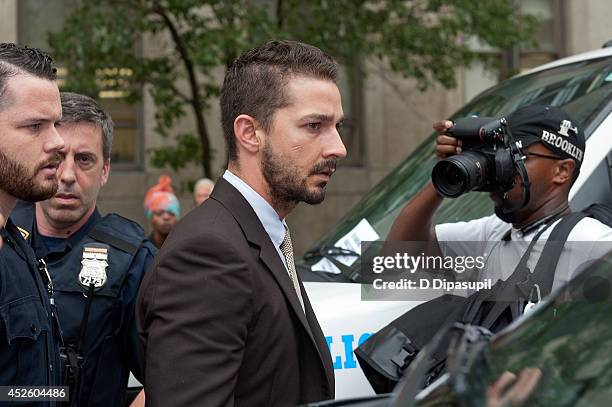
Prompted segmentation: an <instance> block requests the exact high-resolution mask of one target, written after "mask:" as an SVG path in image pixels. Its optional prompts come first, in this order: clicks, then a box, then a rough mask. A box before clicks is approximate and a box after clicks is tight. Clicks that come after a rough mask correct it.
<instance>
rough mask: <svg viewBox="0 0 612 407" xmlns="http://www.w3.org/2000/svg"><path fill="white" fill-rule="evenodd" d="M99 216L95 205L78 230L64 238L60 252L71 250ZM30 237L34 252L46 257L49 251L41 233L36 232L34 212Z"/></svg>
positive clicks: (96, 221)
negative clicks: (62, 248) (63, 244)
mask: <svg viewBox="0 0 612 407" xmlns="http://www.w3.org/2000/svg"><path fill="white" fill-rule="evenodd" d="M101 218H102V215H100V211H98V208H97V207H96V209H95V210H94V211H93V213H92V214H91V215H90V216H89V219H87V222H85V224H84V225H83V226H81V228H80V229H79V230H77V231H76V232H75V233H73V234H72V235H70V237H68V238H66V239H64V241H65V246H64V250H63V251H62V252H66V251H68V250H72V248H73V247H74V246H75V245H77V244H78V243H79V242H80V241H81V240H82V239H83V238H84V237H85V236H86V235H87V234H88V233H89V231H90V230H91V229H92V228H93V227H94V225H95V224H96V223H98V221H99V220H100V219H101ZM31 239H32V247H33V248H34V251H35V252H36V254H37V255H38V257H42V258H44V257H46V256H47V254H49V253H48V252H47V247H46V246H45V244H44V242H43V241H42V239H41V235H40V233H39V232H38V227H37V226H36V213H34V222H33V224H32V237H31ZM41 253H44V254H43V255H41Z"/></svg>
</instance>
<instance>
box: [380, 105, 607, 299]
mask: <svg viewBox="0 0 612 407" xmlns="http://www.w3.org/2000/svg"><path fill="white" fill-rule="evenodd" d="M575 123H576V122H575V121H573V120H572V119H571V118H570V117H569V115H568V114H567V113H565V112H564V111H563V110H561V109H559V108H557V107H553V106H539V105H532V106H527V107H523V108H521V109H519V110H517V111H515V112H514V113H512V114H511V115H509V116H508V117H507V128H508V130H509V132H510V133H511V135H512V140H513V141H514V144H515V145H516V149H514V146H511V147H512V149H511V150H513V151H514V152H517V153H519V154H517V155H516V156H515V158H518V159H517V160H516V161H515V162H513V163H512V166H511V167H510V168H511V170H510V171H507V172H506V174H508V173H509V174H510V175H509V176H510V177H511V178H510V181H511V182H509V183H506V185H505V186H503V185H502V186H500V185H499V183H502V181H501V180H496V178H495V177H497V178H499V177H501V175H500V174H499V173H498V174H495V175H493V176H492V179H490V180H489V181H490V184H496V182H497V183H498V185H489V186H488V188H487V187H486V185H487V184H486V183H483V184H482V185H480V186H481V188H478V189H479V190H488V191H491V192H489V196H490V198H491V200H492V201H493V204H494V205H495V215H491V216H486V217H483V218H480V219H476V220H472V221H469V222H457V223H446V224H440V225H435V226H432V218H433V216H434V214H435V212H436V210H437V209H438V207H439V206H440V204H441V203H442V201H443V199H444V197H443V195H441V193H440V192H439V191H440V190H442V191H443V192H445V195H449V194H450V192H457V191H451V190H452V188H445V187H446V186H447V185H445V184H444V182H443V181H441V180H438V181H437V184H438V187H437V188H436V187H435V186H434V184H433V183H429V184H427V186H425V187H424V188H423V189H422V190H421V191H420V192H419V193H418V194H417V195H416V196H415V197H414V198H413V199H412V200H411V201H410V202H409V203H408V204H407V205H406V206H405V207H404V208H403V209H402V211H401V213H400V214H399V216H398V217H397V219H396V220H395V222H394V224H393V226H392V228H391V232H390V233H389V236H388V238H387V240H389V241H428V242H430V243H431V245H430V247H429V251H430V252H432V253H433V254H443V255H449V254H451V255H459V254H462V253H464V252H465V250H467V245H465V244H463V243H462V242H469V241H472V242H474V241H478V242H488V244H489V245H491V244H497V245H499V244H500V243H507V242H510V241H514V242H521V241H522V242H529V241H531V240H532V239H533V238H534V237H535V236H538V241H546V240H547V238H548V236H550V233H551V231H552V230H553V229H554V226H555V225H556V224H558V222H559V221H560V219H561V218H562V217H563V216H564V215H567V214H569V213H570V212H571V210H570V207H569V203H568V194H569V191H570V188H571V186H572V184H573V183H574V181H575V180H576V178H577V177H578V173H579V170H580V165H581V164H582V160H583V158H584V147H585V140H584V135H583V134H582V132H581V130H580V129H579V128H578V127H577V125H576V124H575ZM453 126H454V124H453V123H452V122H450V121H442V122H438V123H436V124H435V125H434V128H435V130H436V131H437V132H438V134H439V135H438V137H437V139H436V143H437V144H436V154H437V156H438V157H439V159H440V160H444V159H447V158H449V157H459V154H461V155H463V154H462V153H465V151H466V145H465V144H466V141H465V140H467V138H466V139H464V140H461V139H458V138H455V137H452V136H451V134H449V130H450V132H452V130H453ZM476 130H478V129H476ZM558 139H561V142H557V140H558ZM481 143H482V142H481ZM473 146H474V143H473V142H472V144H470V147H471V148H474V147H473ZM477 149H478V147H476V148H475V150H477ZM466 158H467V157H466ZM440 162H442V161H439V163H438V165H439V164H440ZM436 167H438V166H436ZM512 167H514V168H512ZM521 167H522V168H523V173H521ZM498 172H499V171H498ZM440 173H441V172H438V175H439V174H440ZM435 175H436V169H434V181H436V180H435V178H436V177H435ZM472 175H473V174H472ZM473 178H474V177H473ZM456 181H457V180H456V179H455V180H452V179H451V180H449V184H452V183H453V182H456ZM512 181H513V182H512ZM459 184H460V183H459ZM450 186H453V185H450ZM455 186H456V185H455ZM483 186H484V187H483ZM463 192H468V191H463ZM459 194H460V193H459ZM455 196H458V195H455ZM567 240H568V241H574V242H575V241H589V242H595V241H612V229H610V228H609V227H608V226H606V225H605V224H603V223H601V222H599V221H598V220H595V219H593V218H590V217H585V218H584V219H582V220H580V222H579V223H578V224H577V225H576V226H575V227H574V228H573V229H572V230H571V232H570V234H569V236H568V238H567ZM471 247H473V246H471ZM518 247H520V245H513V248H515V249H516V248H518ZM572 249H574V250H573V253H570V252H571V251H572ZM523 250H524V248H523ZM578 252H579V251H578V250H576V248H575V247H570V248H568V247H567V246H566V248H565V249H564V251H563V252H562V254H561V259H560V261H559V264H564V265H567V264H570V263H572V264H579V263H580V262H582V261H586V260H588V259H589V257H590V258H594V257H598V254H595V253H590V252H589V253H578ZM490 253H491V255H490V256H489V258H488V260H487V266H485V268H486V270H482V271H481V277H482V278H493V279H494V281H495V280H497V279H501V280H506V279H507V278H508V277H509V276H510V275H511V274H512V272H513V271H514V269H515V267H516V264H517V263H518V260H519V258H520V256H521V253H516V256H515V257H511V258H512V259H516V262H515V263H514V264H509V263H511V262H508V261H504V259H502V258H501V257H500V256H501V255H500V251H499V250H498V251H495V250H493V251H490ZM534 253H535V251H534ZM601 254H603V253H601ZM496 256H497V258H493V257H496ZM532 257H535V260H537V257H538V256H536V255H534V256H532ZM508 258H509V257H505V259H508ZM570 274H571V272H569V271H567V272H562V273H559V272H557V273H556V274H555V276H554V284H553V289H554V288H556V287H558V286H559V285H560V284H562V283H563V282H565V281H568V280H569V279H570V278H571V275H570Z"/></svg>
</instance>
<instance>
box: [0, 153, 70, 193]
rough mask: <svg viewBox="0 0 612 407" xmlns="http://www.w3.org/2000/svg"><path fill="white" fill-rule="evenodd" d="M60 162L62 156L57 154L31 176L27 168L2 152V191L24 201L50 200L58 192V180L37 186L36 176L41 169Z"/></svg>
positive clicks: (40, 165) (0, 171)
mask: <svg viewBox="0 0 612 407" xmlns="http://www.w3.org/2000/svg"><path fill="white" fill-rule="evenodd" d="M59 160H60V156H59V154H56V155H55V156H54V157H53V158H51V159H49V160H47V161H45V162H42V163H40V164H39V165H37V166H36V169H35V170H34V171H33V173H31V174H30V173H29V171H28V169H27V168H26V167H25V166H23V165H22V164H21V163H19V162H17V161H14V160H12V159H10V158H9V157H7V156H6V155H5V154H4V153H3V152H2V151H0V189H2V190H3V191H5V192H7V193H8V194H9V195H12V196H14V197H15V198H17V199H21V200H22V201H29V202H37V201H44V200H46V199H49V198H51V197H52V196H53V195H55V192H56V191H57V188H58V181H57V178H56V177H55V176H54V177H53V179H49V181H50V182H44V183H40V184H37V183H36V174H38V171H39V170H40V169H41V168H43V167H46V166H48V165H50V164H53V163H55V162H59Z"/></svg>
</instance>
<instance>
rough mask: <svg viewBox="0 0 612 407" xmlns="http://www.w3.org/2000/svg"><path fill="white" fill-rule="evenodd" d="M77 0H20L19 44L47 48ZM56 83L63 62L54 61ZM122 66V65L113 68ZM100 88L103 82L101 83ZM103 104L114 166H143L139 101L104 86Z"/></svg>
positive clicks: (64, 72)
mask: <svg viewBox="0 0 612 407" xmlns="http://www.w3.org/2000/svg"><path fill="white" fill-rule="evenodd" d="M77 3H78V0H45V1H43V0H20V1H19V9H18V15H19V17H18V24H19V26H18V33H19V39H18V42H19V44H20V45H28V46H31V47H36V48H40V49H43V50H47V51H48V50H49V44H48V43H47V34H48V32H50V31H56V30H58V29H59V28H60V27H61V26H62V23H63V21H64V18H65V17H66V16H67V15H69V14H70V13H71V12H72V11H73V10H74V9H75V7H76V6H77ZM57 65H58V67H59V69H58V85H59V87H60V90H63V89H62V88H63V84H64V83H65V82H66V78H67V77H68V76H69V75H70V72H68V71H67V70H66V69H65V68H63V67H62V62H61V61H57ZM113 69H121V68H113ZM102 88H103V86H102ZM96 99H97V101H98V102H99V103H100V105H101V106H102V108H103V109H104V110H105V111H106V112H108V113H109V114H110V115H111V116H112V118H113V121H114V122H115V132H114V139H113V149H112V152H111V160H112V163H113V167H114V168H115V169H117V168H119V169H121V168H126V169H129V168H139V167H141V166H142V157H143V153H142V151H141V150H142V147H141V146H142V134H141V130H140V129H141V128H142V126H140V117H141V116H142V115H141V108H140V105H130V104H128V103H127V102H126V101H125V99H124V98H123V97H122V95H121V94H120V93H117V92H108V91H105V90H104V89H103V90H102V91H100V93H99V94H98V95H97V97H96Z"/></svg>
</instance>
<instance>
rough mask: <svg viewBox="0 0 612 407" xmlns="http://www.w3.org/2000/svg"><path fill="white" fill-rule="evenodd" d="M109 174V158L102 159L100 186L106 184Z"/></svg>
mask: <svg viewBox="0 0 612 407" xmlns="http://www.w3.org/2000/svg"><path fill="white" fill-rule="evenodd" d="M109 175H110V158H108V159H107V160H106V161H104V165H103V166H102V178H101V179H100V186H104V185H106V182H107V181H108V176H109Z"/></svg>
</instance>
